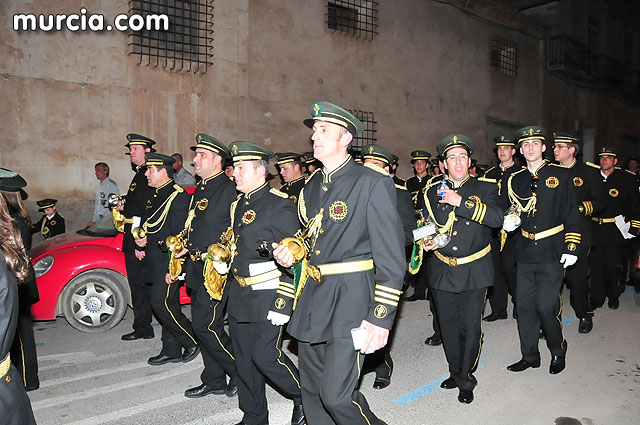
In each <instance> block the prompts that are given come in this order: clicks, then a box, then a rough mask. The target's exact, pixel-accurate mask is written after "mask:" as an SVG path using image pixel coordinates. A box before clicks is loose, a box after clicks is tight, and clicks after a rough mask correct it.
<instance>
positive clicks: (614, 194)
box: [609, 187, 620, 198]
mask: <svg viewBox="0 0 640 425" xmlns="http://www.w3.org/2000/svg"><path fill="white" fill-rule="evenodd" d="M619 193H620V192H618V189H616V188H615V187H614V188H613V189H609V195H610V196H611V197H612V198H615V197H617V196H618V194H619Z"/></svg>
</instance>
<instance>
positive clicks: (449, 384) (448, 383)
mask: <svg viewBox="0 0 640 425" xmlns="http://www.w3.org/2000/svg"><path fill="white" fill-rule="evenodd" d="M440 388H444V389H446V390H452V389H454V388H458V384H456V380H455V379H453V377H452V376H450V377H448V378H447V379H445V380H444V381H442V382H441V383H440Z"/></svg>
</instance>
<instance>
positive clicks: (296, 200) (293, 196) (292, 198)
mask: <svg viewBox="0 0 640 425" xmlns="http://www.w3.org/2000/svg"><path fill="white" fill-rule="evenodd" d="M289 199H291V200H292V201H293V203H294V204H295V203H297V202H298V198H296V195H291V196H289Z"/></svg>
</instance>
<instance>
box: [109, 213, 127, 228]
mask: <svg viewBox="0 0 640 425" xmlns="http://www.w3.org/2000/svg"><path fill="white" fill-rule="evenodd" d="M111 217H112V218H113V225H114V226H115V228H116V230H117V231H118V232H120V233H124V221H125V216H124V215H123V214H122V213H121V212H120V211H118V210H117V209H116V208H112V209H111Z"/></svg>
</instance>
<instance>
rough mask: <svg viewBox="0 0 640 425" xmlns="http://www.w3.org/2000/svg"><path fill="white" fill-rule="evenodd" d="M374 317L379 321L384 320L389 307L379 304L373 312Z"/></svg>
mask: <svg viewBox="0 0 640 425" xmlns="http://www.w3.org/2000/svg"><path fill="white" fill-rule="evenodd" d="M373 315H374V316H376V317H377V318H378V319H384V318H385V317H386V316H387V307H385V306H384V305H382V304H378V305H377V306H376V309H375V310H374V311H373Z"/></svg>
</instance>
